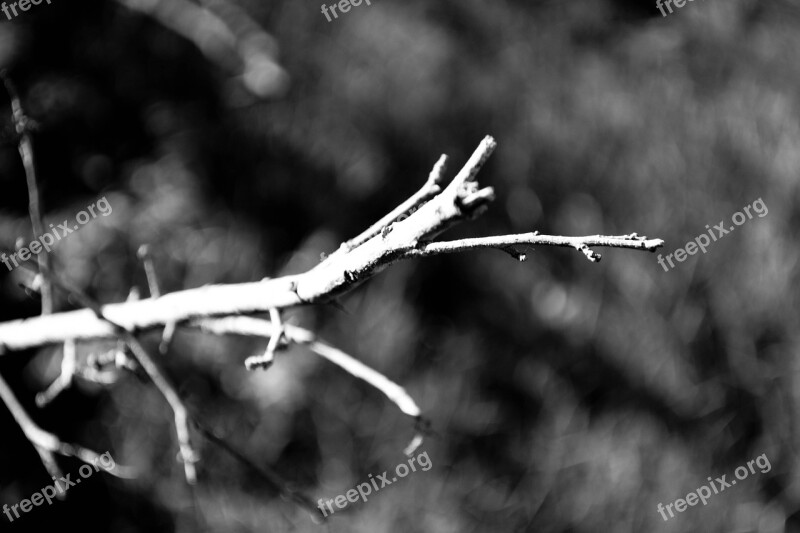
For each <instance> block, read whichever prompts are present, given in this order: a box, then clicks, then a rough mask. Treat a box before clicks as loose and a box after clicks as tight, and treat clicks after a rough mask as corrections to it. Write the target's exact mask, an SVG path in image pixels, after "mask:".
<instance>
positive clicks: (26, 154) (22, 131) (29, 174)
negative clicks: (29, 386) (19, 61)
mask: <svg viewBox="0 0 800 533" xmlns="http://www.w3.org/2000/svg"><path fill="white" fill-rule="evenodd" d="M0 77H2V78H3V84H4V85H5V87H6V91H7V92H8V96H9V98H11V112H12V118H13V120H14V125H15V127H16V130H17V134H18V135H19V155H20V157H21V158H22V166H23V168H24V169H25V180H26V181H27V185H28V211H29V212H30V217H31V229H32V230H33V236H34V237H39V236H40V235H44V233H45V231H44V223H43V222H42V209H41V205H42V203H41V198H40V197H39V185H38V182H37V181H36V163H35V162H34V160H33V139H32V137H31V133H30V130H31V121H30V119H28V117H27V115H25V110H24V109H23V108H22V102H21V101H20V98H19V94H18V93H17V90H16V88H15V87H14V83H13V82H12V81H11V79H10V78H9V77H8V75H7V74H6V72H5V71H2V72H0ZM37 261H38V262H39V267H40V269H41V270H42V271H46V270H47V269H48V267H49V265H50V258H49V256H48V255H47V254H46V253H45V252H42V253H40V254H37ZM39 293H40V294H41V296H42V314H43V315H49V314H50V313H52V312H53V288H52V286H51V285H50V282H49V281H48V280H47V278H46V277H45V278H43V279H41V286H40V287H39Z"/></svg>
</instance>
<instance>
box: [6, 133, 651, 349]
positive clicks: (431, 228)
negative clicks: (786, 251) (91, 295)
mask: <svg viewBox="0 0 800 533" xmlns="http://www.w3.org/2000/svg"><path fill="white" fill-rule="evenodd" d="M495 146H496V143H495V141H494V139H492V138H491V137H486V138H485V139H484V140H483V141H482V142H481V143H480V145H479V146H478V148H477V149H476V150H475V152H474V153H473V154H472V156H471V157H470V159H469V160H468V161H467V163H466V164H465V165H464V167H463V168H462V169H461V171H460V172H459V173H458V175H456V177H455V178H454V179H453V181H452V182H451V183H450V184H449V185H448V186H447V187H446V188H444V189H443V190H442V191H441V192H439V193H438V194H437V195H436V196H434V197H433V198H431V199H430V200H429V201H427V203H422V202H424V200H420V199H419V198H420V197H416V199H415V197H412V199H414V201H413V202H411V204H413V205H415V206H416V207H418V209H416V211H414V212H413V213H411V214H410V215H409V216H408V218H406V219H404V220H396V219H394V218H392V219H391V220H393V222H390V221H388V219H387V220H382V221H381V222H387V221H388V222H389V223H388V225H385V226H383V227H382V228H381V229H380V230H378V232H377V233H375V234H374V235H372V236H371V237H370V238H368V239H367V240H366V241H365V242H363V243H361V244H360V245H358V246H355V247H354V248H352V249H350V248H348V247H345V246H343V247H341V248H339V250H337V251H336V252H334V253H333V254H331V255H330V256H329V257H328V258H327V259H326V260H325V261H323V262H322V263H320V264H319V265H317V266H316V267H314V268H313V269H311V270H309V271H307V272H305V273H302V274H297V275H292V276H285V277H282V278H276V279H265V280H263V281H259V282H253V283H241V284H234V285H211V286H206V287H200V288H196V289H189V290H185V291H179V292H174V293H171V294H166V295H163V296H161V297H160V298H157V299H155V298H149V299H146V300H140V301H133V302H124V303H117V304H110V305H106V306H103V307H102V314H103V316H104V317H106V318H108V319H109V320H111V321H113V322H114V323H115V324H117V325H119V326H120V327H122V328H123V329H124V330H127V331H131V332H134V331H139V330H146V329H151V328H157V327H164V326H165V325H167V324H170V323H181V322H186V321H188V320H193V319H198V318H209V317H222V316H233V315H247V314H254V313H265V312H268V311H269V310H270V309H278V310H280V309H284V308H287V307H293V306H297V305H302V304H311V303H316V302H325V301H330V300H332V299H334V298H336V297H337V296H339V295H341V294H343V293H345V292H347V291H349V290H352V289H353V288H355V287H356V286H358V285H359V284H360V283H363V282H364V281H366V280H368V279H369V278H370V277H372V276H373V275H375V274H376V273H378V272H380V271H381V270H382V269H384V268H386V267H388V266H389V265H391V264H393V263H395V262H397V261H399V260H402V259H409V258H415V257H424V256H428V255H433V254H438V253H449V252H455V251H464V250H471V249H475V248H486V247H492V248H500V249H504V250H506V251H509V250H510V249H511V247H513V246H514V245H551V246H569V247H573V248H577V249H579V250H581V251H583V252H584V253H585V254H586V256H587V257H589V258H590V259H592V260H596V259H597V258H598V256H597V254H595V253H594V252H593V251H592V250H591V249H590V248H589V246H611V247H624V248H631V249H638V250H651V251H652V250H655V249H656V248H658V247H659V246H661V245H662V244H663V242H662V241H661V240H659V239H651V240H647V239H644V238H642V237H638V236H637V235H636V234H632V235H628V236H623V237H605V236H594V237H555V236H546V235H537V234H535V233H534V234H523V235H508V236H501V237H487V238H483V239H467V240H464V241H452V242H450V243H447V242H444V243H433V242H430V241H431V240H432V239H433V238H434V237H436V236H437V235H438V234H440V233H441V232H443V231H445V230H446V229H447V228H449V227H451V226H453V225H454V224H457V223H459V222H461V221H463V220H468V219H471V218H474V217H476V216H478V215H479V214H480V213H482V212H483V211H484V210H485V209H486V208H487V207H488V204H489V203H490V202H491V201H492V199H493V197H494V193H493V191H492V189H491V188H488V187H487V188H483V189H481V188H480V187H479V186H478V184H477V182H476V181H475V177H476V175H477V173H478V171H479V170H480V168H481V167H482V165H483V163H484V162H485V161H486V160H487V159H488V158H489V156H490V155H491V153H492V152H493V150H494V148H495ZM442 163H443V160H441V159H440V163H438V164H437V167H436V168H434V171H433V172H432V174H431V176H432V177H431V178H429V183H433V184H434V185H436V186H438V180H439V177H440V175H441V171H442V169H441V167H442V166H443V165H442ZM437 168H438V170H437ZM423 190H425V188H424V187H423ZM418 195H419V193H418ZM422 196H423V197H424V196H426V195H422ZM411 204H403V206H401V207H406V206H407V205H411ZM368 233H370V234H371V233H373V232H372V231H370V232H368ZM515 255H518V254H515ZM117 335H118V331H117V330H116V329H115V328H114V326H112V325H111V324H109V323H108V322H107V321H105V320H102V319H101V318H98V317H97V316H96V315H95V313H94V312H93V311H92V310H91V309H81V310H78V311H70V312H66V313H58V314H54V315H50V316H42V317H36V318H30V319H25V320H15V321H11V322H4V323H0V354H2V353H4V352H9V351H19V350H24V349H28V348H35V347H38V346H42V345H45V344H51V343H62V342H64V341H65V340H67V339H70V338H72V339H75V340H76V341H80V340H88V339H97V338H114V337H116V336H117Z"/></svg>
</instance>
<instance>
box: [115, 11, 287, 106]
mask: <svg viewBox="0 0 800 533" xmlns="http://www.w3.org/2000/svg"><path fill="white" fill-rule="evenodd" d="M118 1H119V2H120V3H121V4H123V5H124V6H126V7H128V8H129V9H131V10H134V11H139V12H142V13H145V14H147V15H149V16H151V17H153V18H154V19H156V20H157V21H159V22H160V23H161V24H163V25H164V26H166V27H167V28H169V29H171V30H172V31H174V32H175V33H177V34H178V35H181V36H182V37H184V38H185V39H187V40H188V41H191V42H192V43H194V45H195V46H197V48H199V49H200V50H201V51H202V52H203V54H205V56H206V57H208V58H209V59H210V60H211V61H213V62H214V63H216V64H217V65H219V66H221V67H222V68H223V69H224V70H227V71H228V72H233V73H236V74H239V75H241V78H242V82H243V83H244V86H245V87H246V88H247V89H248V90H249V91H250V92H251V93H252V94H253V95H255V96H257V97H259V98H267V97H273V96H277V95H279V94H281V93H282V92H283V91H284V90H285V89H286V86H287V85H288V79H289V77H288V75H287V74H286V72H285V71H284V69H283V68H281V67H280V65H278V63H277V61H276V60H275V55H276V50H277V45H276V44H275V41H274V39H273V38H272V37H270V36H269V35H268V34H267V33H266V32H265V31H264V30H262V29H261V28H260V27H259V25H258V24H257V23H255V22H254V21H253V20H252V19H251V18H250V17H249V16H248V15H247V14H246V13H245V12H244V11H242V10H241V9H240V8H238V7H237V6H235V5H233V4H231V3H229V2H226V1H223V0H203V2H202V3H203V4H204V5H203V6H198V5H196V4H194V3H192V2H189V1H188V0H118Z"/></svg>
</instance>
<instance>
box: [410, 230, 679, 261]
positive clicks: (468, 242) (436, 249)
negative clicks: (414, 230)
mask: <svg viewBox="0 0 800 533" xmlns="http://www.w3.org/2000/svg"><path fill="white" fill-rule="evenodd" d="M514 245H527V246H537V245H548V246H563V247H567V248H574V249H576V250H578V251H581V252H583V253H584V254H585V255H586V257H587V258H588V259H589V260H590V261H592V262H597V261H600V258H601V256H600V254H598V253H596V252H594V251H592V250H591V249H590V247H591V246H604V247H609V248H629V249H633V250H647V251H648V252H655V251H656V250H657V249H658V248H659V247H661V246H663V245H664V241H662V240H661V239H648V238H647V237H640V236H638V235H637V234H635V233H633V234H631V235H619V236H611V235H590V236H587V237H563V236H560V235H539V233H538V232H533V233H520V234H518V235H503V236H501V237H482V238H477V239H461V240H457V241H444V242H430V243H425V244H421V245H419V246H418V247H417V248H414V249H412V250H408V251H407V252H406V256H407V257H428V256H431V255H439V254H447V253H455V252H466V251H470V250H479V249H483V248H497V249H498V250H502V251H504V252H506V253H511V254H512V255H515V254H516V258H517V259H519V260H520V261H524V260H525V255H524V254H520V253H519V252H516V251H514V253H512V252H511V251H510V250H513V248H511V247H512V246H514Z"/></svg>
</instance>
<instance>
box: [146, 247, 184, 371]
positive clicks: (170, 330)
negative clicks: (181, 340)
mask: <svg viewBox="0 0 800 533" xmlns="http://www.w3.org/2000/svg"><path fill="white" fill-rule="evenodd" d="M137 255H138V257H139V260H140V261H141V262H142V264H143V265H144V272H145V276H146V277H147V285H148V287H149V288H150V297H151V298H153V299H156V298H160V297H161V286H160V284H159V283H158V276H157V275H156V266H155V263H154V262H153V256H152V254H151V253H150V247H149V246H148V245H146V244H143V245H141V246H140V247H139V250H138V251H137ZM175 326H176V324H175V322H167V323H166V324H165V325H164V331H163V332H162V333H161V342H160V343H159V345H158V352H159V353H160V354H161V355H166V354H167V352H168V351H169V345H170V344H171V343H172V338H173V336H174V335H175Z"/></svg>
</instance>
